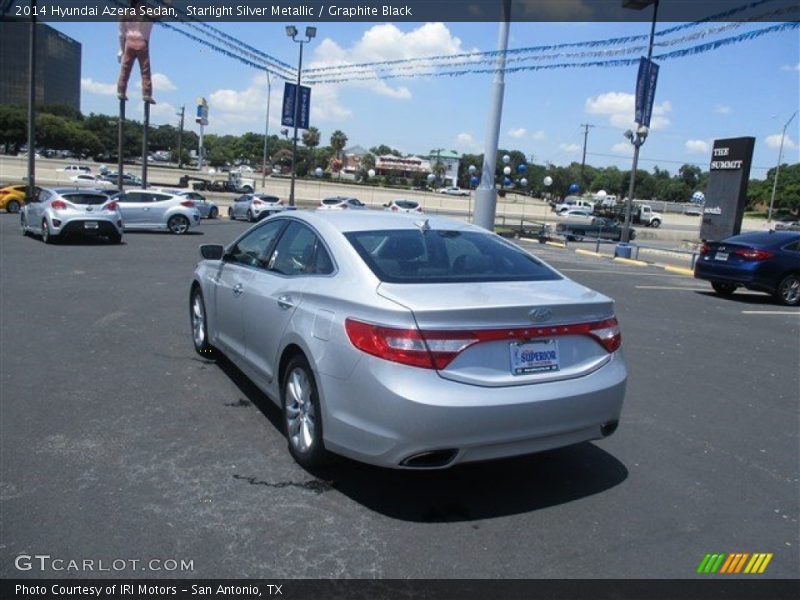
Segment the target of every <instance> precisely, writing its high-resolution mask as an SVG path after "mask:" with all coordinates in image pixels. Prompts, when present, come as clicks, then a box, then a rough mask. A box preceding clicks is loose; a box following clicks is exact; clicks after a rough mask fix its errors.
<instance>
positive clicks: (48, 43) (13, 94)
mask: <svg viewBox="0 0 800 600" xmlns="http://www.w3.org/2000/svg"><path fill="white" fill-rule="evenodd" d="M30 34H31V25H30V23H23V22H20V21H6V22H4V23H3V33H2V35H0V56H1V57H2V60H0V104H20V105H25V106H26V105H27V104H28V78H29V73H30V70H29V66H28V48H29V46H30ZM36 103H37V104H39V105H43V104H46V105H54V104H59V105H61V106H67V107H69V108H72V109H74V110H77V111H79V110H80V108H81V45H80V43H79V42H76V41H75V40H73V39H72V38H71V37H69V36H66V35H64V34H63V33H61V32H59V31H56V30H55V29H53V28H52V27H50V26H48V25H45V24H43V23H39V24H37V25H36Z"/></svg>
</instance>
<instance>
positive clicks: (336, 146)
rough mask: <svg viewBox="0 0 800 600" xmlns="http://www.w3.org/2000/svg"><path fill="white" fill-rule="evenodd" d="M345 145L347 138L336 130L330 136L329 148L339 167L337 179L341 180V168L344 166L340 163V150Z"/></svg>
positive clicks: (342, 132) (340, 131)
mask: <svg viewBox="0 0 800 600" xmlns="http://www.w3.org/2000/svg"><path fill="white" fill-rule="evenodd" d="M346 145H347V136H346V135H345V133H344V131H342V130H340V129H337V130H336V131H334V132H333V133H332V134H331V148H333V152H334V156H335V157H336V162H337V164H338V165H339V170H338V174H339V179H341V178H342V170H341V167H342V166H343V165H344V162H343V161H342V150H344V147H345V146H346Z"/></svg>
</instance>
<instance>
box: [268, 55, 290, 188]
mask: <svg viewBox="0 0 800 600" xmlns="http://www.w3.org/2000/svg"><path fill="white" fill-rule="evenodd" d="M271 99H272V78H271V77H270V75H269V71H267V124H266V126H265V128H264V160H263V164H262V165H261V190H262V191H263V190H264V189H265V188H266V186H267V140H268V139H269V103H270V100H271ZM292 171H294V169H292Z"/></svg>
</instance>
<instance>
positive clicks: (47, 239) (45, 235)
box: [42, 219, 58, 244]
mask: <svg viewBox="0 0 800 600" xmlns="http://www.w3.org/2000/svg"><path fill="white" fill-rule="evenodd" d="M42 241H43V242H44V243H45V244H55V243H57V242H58V238H57V236H55V235H53V234H52V233H50V226H49V225H48V224H47V219H42Z"/></svg>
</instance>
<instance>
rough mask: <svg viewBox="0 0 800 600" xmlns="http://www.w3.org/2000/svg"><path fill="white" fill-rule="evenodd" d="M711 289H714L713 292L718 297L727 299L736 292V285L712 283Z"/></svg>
mask: <svg viewBox="0 0 800 600" xmlns="http://www.w3.org/2000/svg"><path fill="white" fill-rule="evenodd" d="M711 287H712V288H714V291H715V292H717V294H718V295H720V296H722V297H724V298H728V297H730V296H733V292H735V291H736V288H737V286H736V284H733V283H724V282H722V281H712V282H711Z"/></svg>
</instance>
